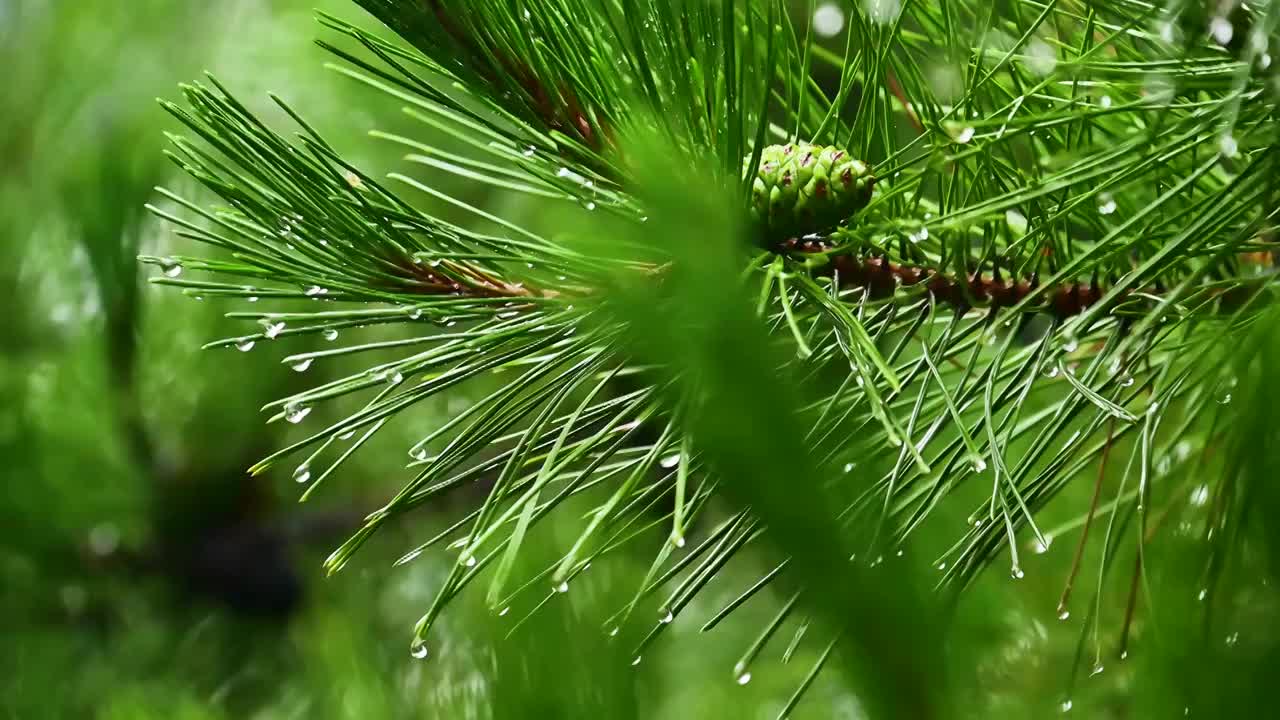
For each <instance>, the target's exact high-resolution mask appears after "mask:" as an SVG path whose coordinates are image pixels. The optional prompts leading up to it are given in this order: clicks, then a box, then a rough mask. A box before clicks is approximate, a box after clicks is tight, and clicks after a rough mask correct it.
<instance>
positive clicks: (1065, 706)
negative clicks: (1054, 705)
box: [1058, 699, 1072, 712]
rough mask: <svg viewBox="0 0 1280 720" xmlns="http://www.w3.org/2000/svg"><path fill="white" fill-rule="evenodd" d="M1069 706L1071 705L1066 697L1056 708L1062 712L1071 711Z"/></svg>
mask: <svg viewBox="0 0 1280 720" xmlns="http://www.w3.org/2000/svg"><path fill="white" fill-rule="evenodd" d="M1071 707H1072V703H1071V700H1070V699H1067V700H1063V701H1062V704H1061V705H1059V706H1058V709H1059V710H1061V711H1062V712H1071Z"/></svg>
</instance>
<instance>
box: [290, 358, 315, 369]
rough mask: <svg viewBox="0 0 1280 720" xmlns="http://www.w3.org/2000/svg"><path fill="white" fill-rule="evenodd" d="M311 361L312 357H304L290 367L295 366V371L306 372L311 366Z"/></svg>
mask: <svg viewBox="0 0 1280 720" xmlns="http://www.w3.org/2000/svg"><path fill="white" fill-rule="evenodd" d="M311 362H312V358H304V359H302V360H299V361H298V362H296V363H294V364H293V365H290V367H292V368H293V371H294V372H306V371H307V368H309V367H311Z"/></svg>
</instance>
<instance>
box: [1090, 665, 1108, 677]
mask: <svg viewBox="0 0 1280 720" xmlns="http://www.w3.org/2000/svg"><path fill="white" fill-rule="evenodd" d="M1103 670H1106V667H1104V666H1103V665H1102V663H1098V664H1097V665H1094V666H1093V670H1091V671H1090V672H1089V676H1090V677H1093V676H1094V675H1101V674H1102V671H1103Z"/></svg>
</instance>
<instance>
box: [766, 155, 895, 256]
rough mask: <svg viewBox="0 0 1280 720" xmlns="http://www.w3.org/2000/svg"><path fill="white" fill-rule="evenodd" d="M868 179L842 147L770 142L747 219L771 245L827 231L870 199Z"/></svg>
mask: <svg viewBox="0 0 1280 720" xmlns="http://www.w3.org/2000/svg"><path fill="white" fill-rule="evenodd" d="M750 162H751V159H750V158H747V160H746V161H745V162H744V163H743V165H744V167H743V172H746V170H747V167H746V166H747V165H749V164H750ZM874 183H875V176H874V175H872V174H871V168H870V167H868V166H867V164H866V163H864V162H862V161H861V160H855V159H853V158H851V157H849V155H848V153H846V152H845V151H843V150H839V149H837V148H834V147H830V146H822V145H810V144H807V143H790V144H787V145H770V146H769V147H766V148H765V149H764V151H763V152H762V153H761V154H760V169H759V170H758V171H757V172H756V178H755V181H754V182H753V183H752V189H751V218H752V220H754V221H755V222H756V224H757V225H758V226H759V227H760V228H761V230H762V231H763V233H764V235H765V239H766V240H768V241H769V242H774V243H776V242H781V241H783V240H789V239H792V238H800V237H803V236H805V235H810V234H813V233H825V232H829V231H831V230H834V229H835V227H836V226H837V225H839V224H840V223H842V222H844V221H845V220H848V219H849V218H850V217H851V216H853V214H854V213H856V212H857V211H858V210H861V209H862V208H863V207H865V206H866V204H867V203H868V202H870V201H871V192H872V186H873V185H874Z"/></svg>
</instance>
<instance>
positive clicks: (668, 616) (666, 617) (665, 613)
mask: <svg viewBox="0 0 1280 720" xmlns="http://www.w3.org/2000/svg"><path fill="white" fill-rule="evenodd" d="M675 619H676V615H675V613H673V612H671V608H662V609H661V610H659V611H658V622H660V623H662V624H663V625H667V624H670V623H671V621H672V620H675Z"/></svg>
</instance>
